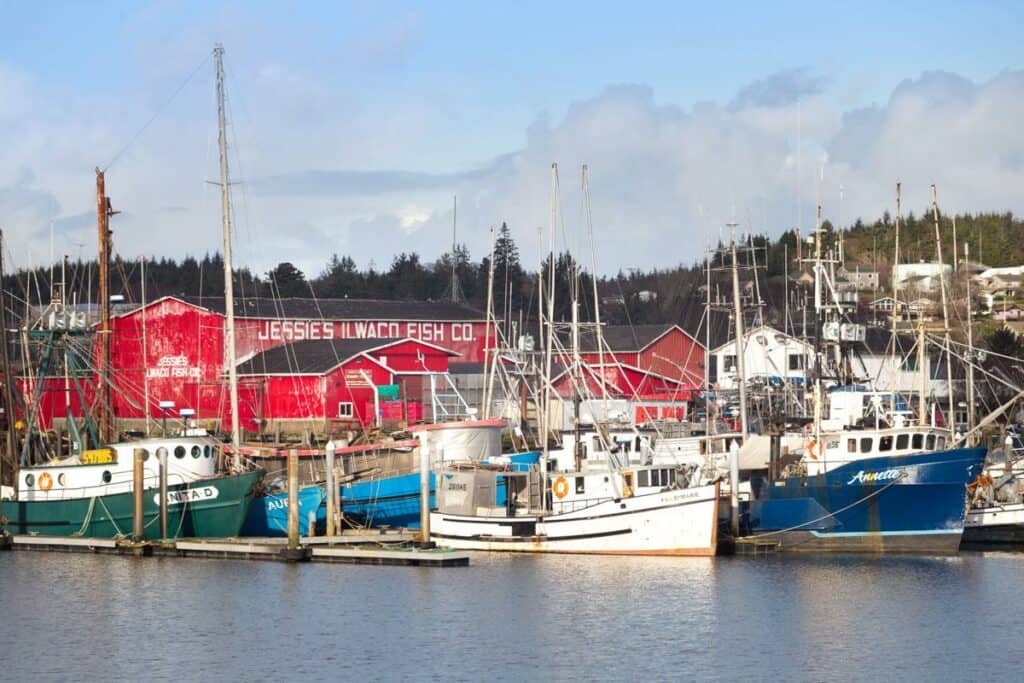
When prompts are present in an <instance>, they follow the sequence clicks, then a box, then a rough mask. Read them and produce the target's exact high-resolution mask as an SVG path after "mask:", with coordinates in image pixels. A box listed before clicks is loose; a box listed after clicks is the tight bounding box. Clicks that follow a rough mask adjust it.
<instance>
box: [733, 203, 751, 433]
mask: <svg viewBox="0 0 1024 683" xmlns="http://www.w3.org/2000/svg"><path fill="white" fill-rule="evenodd" d="M729 228H730V230H731V233H732V240H731V244H730V245H729V248H730V251H731V252H732V304H733V314H734V315H735V316H736V372H737V375H738V377H739V388H740V431H741V433H742V434H743V436H744V437H746V435H747V374H746V368H745V362H744V358H743V356H744V355H745V353H746V348H745V347H746V344H744V339H743V305H742V303H741V301H740V271H739V262H738V261H737V260H736V221H733V222H731V223H729Z"/></svg>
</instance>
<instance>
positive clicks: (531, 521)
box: [430, 485, 718, 556]
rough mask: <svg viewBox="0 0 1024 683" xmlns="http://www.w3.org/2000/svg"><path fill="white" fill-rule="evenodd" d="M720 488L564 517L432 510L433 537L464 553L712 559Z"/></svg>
mask: <svg viewBox="0 0 1024 683" xmlns="http://www.w3.org/2000/svg"><path fill="white" fill-rule="evenodd" d="M717 510H718V486H717V485H710V486H701V487H696V488H691V489H682V490H670V491H662V492H659V493H651V494H645V495H641V496H635V497H632V498H622V499H616V500H608V501H605V502H601V503H597V504H594V505H590V506H588V507H585V508H582V509H580V510H576V511H573V512H568V513H564V514H549V515H524V516H515V517H487V516H467V515H451V514H446V513H442V512H432V513H431V515H430V531H431V534H430V535H431V539H433V540H435V541H437V542H438V543H442V544H444V545H446V546H450V547H453V548H457V549H463V550H487V551H499V552H527V553H574V554H602V555H691V556H710V555H714V554H715V553H716V548H717Z"/></svg>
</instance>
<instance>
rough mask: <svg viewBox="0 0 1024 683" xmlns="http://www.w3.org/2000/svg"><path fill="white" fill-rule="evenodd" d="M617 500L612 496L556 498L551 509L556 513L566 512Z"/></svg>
mask: <svg viewBox="0 0 1024 683" xmlns="http://www.w3.org/2000/svg"><path fill="white" fill-rule="evenodd" d="M613 500H615V499H614V498H612V497H607V498H584V499H582V500H556V501H554V502H552V504H551V511H552V512H554V513H556V514H565V513H567V512H576V511H578V510H585V509H587V508H590V507H595V506H597V505H600V504H602V503H607V502H610V501H613Z"/></svg>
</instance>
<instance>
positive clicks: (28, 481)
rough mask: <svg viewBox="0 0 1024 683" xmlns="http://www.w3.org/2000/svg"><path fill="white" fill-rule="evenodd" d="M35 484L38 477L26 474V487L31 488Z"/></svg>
mask: <svg viewBox="0 0 1024 683" xmlns="http://www.w3.org/2000/svg"><path fill="white" fill-rule="evenodd" d="M35 483H36V475H34V474H26V475H25V486H29V487H31V486H32V485H33V484H35Z"/></svg>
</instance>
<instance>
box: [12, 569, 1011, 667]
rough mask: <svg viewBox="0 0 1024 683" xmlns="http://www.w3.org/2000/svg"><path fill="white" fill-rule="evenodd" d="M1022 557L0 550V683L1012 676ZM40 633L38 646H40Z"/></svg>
mask: <svg viewBox="0 0 1024 683" xmlns="http://www.w3.org/2000/svg"><path fill="white" fill-rule="evenodd" d="M1021 568H1022V556H1018V555H1005V554H993V555H986V556H982V555H978V554H965V555H961V556H960V557H957V558H945V559H933V558H890V557H884V558H862V557H817V558H816V557H808V558H801V557H767V558H756V559H755V558H716V559H705V558H693V559H689V558H686V559H674V558H601V557H577V556H538V557H531V556H517V555H478V556H475V557H474V564H473V566H471V567H468V568H458V569H444V570H439V569H417V568H397V567H354V566H347V565H305V566H294V565H280V564H276V563H261V562H220V561H213V560H187V559H171V558H162V559H127V558H117V557H106V556H100V555H62V554H48V553H33V552H8V553H0V577H2V583H0V586H2V589H0V642H3V644H4V646H3V650H4V652H5V653H16V654H15V656H13V657H6V656H5V657H4V666H5V671H4V678H5V680H23V679H27V678H31V677H42V678H68V677H74V678H89V679H92V678H100V677H104V678H106V677H118V678H131V679H139V678H146V679H158V680H159V679H170V678H182V677H183V676H185V677H188V678H210V677H214V676H216V677H218V678H230V679H239V678H250V679H254V680H267V679H275V680H279V679H292V678H296V677H299V676H302V677H305V678H309V679H313V680H319V679H333V680H339V679H353V678H359V679H368V680H380V679H382V680H393V679H404V678H441V677H443V678H445V679H452V680H480V679H482V678H485V677H486V678H488V679H515V680H522V679H525V678H528V677H529V678H534V677H540V678H541V679H542V680H577V679H609V678H625V679H654V680H663V679H679V678H700V679H728V680H731V679H737V678H740V677H755V678H758V679H761V678H778V677H782V676H786V677H790V678H795V679H799V680H826V679H828V680H831V679H834V678H837V677H839V678H853V679H858V678H865V679H877V678H879V677H882V678H886V679H888V678H895V677H898V676H906V677H912V678H915V679H916V678H922V677H925V678H939V677H948V674H949V672H955V671H965V667H967V666H969V665H970V664H969V663H970V662H974V661H984V662H985V672H986V675H987V676H992V677H998V675H999V674H1000V673H1001V672H1002V673H1003V674H1005V675H1007V676H1012V675H1013V672H1014V670H1015V666H1014V665H1013V662H1014V658H1013V657H1009V656H1007V653H1010V652H1014V651H1015V646H1016V642H1017V638H1016V633H1018V632H1019V631H1020V629H1021V627H1022V626H1024V618H1022V617H1021V616H1020V610H1019V609H1018V608H1017V603H1018V600H1017V597H1016V595H1015V593H1014V588H1015V587H1016V585H1017V584H1016V582H1017V579H1018V577H1019V576H1020V570H1021ZM41 643H45V644H46V647H45V648H44V649H45V651H46V652H47V656H45V657H40V656H38V655H37V653H38V652H39V651H40V644H41Z"/></svg>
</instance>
